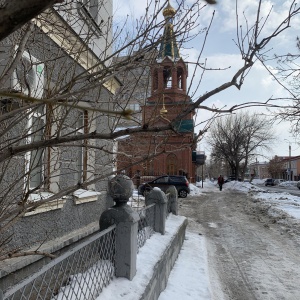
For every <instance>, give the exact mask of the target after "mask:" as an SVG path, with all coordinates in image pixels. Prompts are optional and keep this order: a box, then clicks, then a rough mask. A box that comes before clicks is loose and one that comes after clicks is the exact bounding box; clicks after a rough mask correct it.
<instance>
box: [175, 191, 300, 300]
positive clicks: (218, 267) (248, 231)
mask: <svg viewBox="0 0 300 300" xmlns="http://www.w3.org/2000/svg"><path fill="white" fill-rule="evenodd" d="M265 212H266V210H265V209H264V208H263V207H259V206H258V204H257V203H256V202H255V201H252V200H251V199H250V198H249V199H248V198H246V196H245V194H239V193H232V192H231V193H230V192H227V191H222V192H219V191H218V192H217V191H216V192H212V193H208V194H206V195H201V196H198V197H195V196H194V197H188V198H186V199H184V200H181V205H180V209H179V213H180V214H181V215H184V216H187V217H188V219H189V223H190V225H189V226H190V229H192V230H194V231H198V232H199V234H202V235H204V236H205V238H206V242H207V250H208V265H209V273H210V281H211V284H212V294H213V299H215V300H221V299H220V296H219V295H220V291H222V292H223V295H224V300H228V299H230V300H252V299H259V300H260V299H262V300H265V299H266V300H271V299H274V300H299V299H300V255H299V253H300V243H299V235H298V234H299V231H295V230H293V231H291V230H290V228H289V226H285V225H284V223H281V221H280V220H276V218H275V217H274V218H269V217H268V216H267V214H266V213H265ZM195 300H196V299H195Z"/></svg>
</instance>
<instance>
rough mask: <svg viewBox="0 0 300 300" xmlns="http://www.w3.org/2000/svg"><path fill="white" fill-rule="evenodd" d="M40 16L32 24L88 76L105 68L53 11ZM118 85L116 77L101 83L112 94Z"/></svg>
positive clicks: (50, 10) (47, 11)
mask: <svg viewBox="0 0 300 300" xmlns="http://www.w3.org/2000/svg"><path fill="white" fill-rule="evenodd" d="M40 16H41V18H37V19H33V22H34V24H35V25H36V26H38V27H39V28H40V29H41V30H42V31H43V32H44V33H45V34H47V35H48V36H49V37H50V38H51V39H52V41H54V42H55V43H56V44H57V45H58V46H59V47H61V48H62V49H63V50H64V51H65V52H66V53H67V54H68V55H69V56H70V57H72V58H73V59H74V60H75V61H76V62H77V63H78V64H79V65H80V66H81V67H82V68H84V69H85V70H86V71H87V72H88V73H89V74H98V73H99V72H101V71H102V70H103V69H104V68H105V65H104V64H103V63H102V62H101V61H100V60H99V58H98V57H97V56H96V54H95V53H94V52H93V51H92V50H91V49H90V48H89V47H88V46H87V45H86V43H84V41H82V39H81V38H80V37H79V36H78V34H76V32H75V31H74V30H73V29H72V28H71V27H70V26H69V25H68V24H67V22H65V20H64V19H63V18H62V17H61V16H60V15H59V14H58V13H57V12H56V11H55V10H54V9H47V10H46V11H45V12H43V13H42V14H41V15H40ZM120 85H121V83H120V81H119V80H118V79H117V78H116V77H110V78H109V79H108V80H107V81H106V82H104V83H103V86H104V87H105V88H106V89H107V90H108V91H109V92H111V93H112V94H115V93H116V91H117V90H118V88H119V87H120Z"/></svg>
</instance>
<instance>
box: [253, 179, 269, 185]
mask: <svg viewBox="0 0 300 300" xmlns="http://www.w3.org/2000/svg"><path fill="white" fill-rule="evenodd" d="M265 181H266V178H265V179H253V180H252V182H251V183H253V184H265Z"/></svg>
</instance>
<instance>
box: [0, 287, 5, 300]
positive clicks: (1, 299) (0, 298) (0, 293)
mask: <svg viewBox="0 0 300 300" xmlns="http://www.w3.org/2000/svg"><path fill="white" fill-rule="evenodd" d="M3 299H4V298H3V292H2V290H1V289H0V300H3Z"/></svg>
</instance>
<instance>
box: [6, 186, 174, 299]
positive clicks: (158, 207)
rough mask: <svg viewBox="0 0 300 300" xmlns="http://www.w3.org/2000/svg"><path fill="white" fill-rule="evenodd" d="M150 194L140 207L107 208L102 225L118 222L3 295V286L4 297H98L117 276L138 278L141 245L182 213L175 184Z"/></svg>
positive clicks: (121, 206) (162, 231) (163, 229)
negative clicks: (178, 212) (137, 259)
mask: <svg viewBox="0 0 300 300" xmlns="http://www.w3.org/2000/svg"><path fill="white" fill-rule="evenodd" d="M148 196H149V197H148V198H147V199H146V201H145V202H146V203H147V202H148V203H147V206H146V207H145V208H142V209H139V210H137V211H133V210H132V208H130V207H129V208H130V209H128V205H120V206H116V207H114V208H112V209H108V210H106V211H105V212H103V213H102V215H101V217H100V229H101V224H104V225H105V224H111V223H110V222H111V220H114V221H115V222H116V224H115V225H113V226H110V227H108V226H109V225H108V226H107V227H104V228H103V230H102V229H101V230H102V231H101V232H99V233H97V234H95V235H93V236H92V237H90V238H88V239H87V240H85V241H84V242H82V243H81V244H80V245H77V246H75V247H74V248H72V249H71V250H69V251H67V252H65V253H64V254H62V255H61V256H59V257H58V258H56V259H54V260H52V261H51V262H50V263H49V264H47V265H45V266H44V267H43V268H42V269H41V270H40V271H38V272H37V273H35V274H33V275H32V276H30V277H28V278H27V279H25V280H24V281H22V282H20V283H19V284H17V285H15V286H13V287H12V288H10V289H9V290H6V291H5V293H4V295H3V297H2V295H1V290H0V300H2V298H3V299H4V300H37V299H38V300H94V299H96V298H97V297H98V296H99V295H100V293H101V291H102V289H103V288H104V287H105V286H107V285H108V284H109V282H110V281H111V279H112V277H113V276H114V275H115V276H117V277H126V278H128V279H130V280H132V278H133V277H134V276H135V274H136V258H137V252H138V251H139V249H140V248H141V247H142V246H143V245H144V244H145V242H146V240H147V239H149V238H150V237H151V235H152V234H153V233H154V232H159V233H161V234H164V233H165V222H166V217H167V216H168V214H169V213H170V212H171V213H173V214H177V208H178V201H177V191H176V188H175V187H174V186H173V187H170V188H169V189H168V191H167V194H164V193H163V192H162V191H159V190H153V191H152V192H151V193H150V194H149V195H148ZM124 224H125V225H124ZM105 228H106V229H105ZM128 254H129V255H128Z"/></svg>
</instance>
